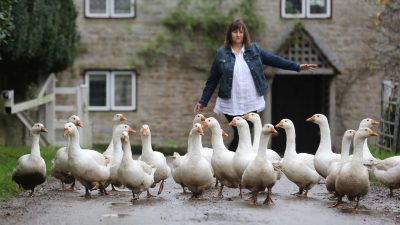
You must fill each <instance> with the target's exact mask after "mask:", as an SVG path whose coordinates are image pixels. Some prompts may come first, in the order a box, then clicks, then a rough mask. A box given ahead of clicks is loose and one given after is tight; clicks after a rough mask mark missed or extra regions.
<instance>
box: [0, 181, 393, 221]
mask: <svg viewBox="0 0 400 225" xmlns="http://www.w3.org/2000/svg"><path fill="white" fill-rule="evenodd" d="M78 187H79V185H78ZM58 188H59V183H58V181H56V180H54V179H52V178H50V179H49V180H48V181H47V182H46V183H45V184H43V185H42V186H40V187H39V188H38V190H37V194H36V196H35V197H34V198H29V197H27V196H28V192H26V193H23V194H21V195H20V196H18V197H16V198H15V199H13V200H11V201H9V202H0V209H1V211H0V224H52V225H54V224H57V225H63V224H66V225H67V224H71V225H72V224H74V225H77V224H119V225H120V224H121V225H122V224H199V223H202V224H228V223H229V224H278V223H279V224H335V225H337V224H385V225H386V224H396V223H400V205H399V201H400V200H399V199H398V197H395V198H388V197H386V194H387V190H386V189H385V190H382V189H381V188H377V187H372V189H371V192H370V193H369V194H368V196H367V197H366V198H364V199H362V200H361V205H362V206H363V209H361V210H359V211H354V210H352V209H349V208H350V207H351V205H350V204H349V203H347V204H344V205H343V208H342V209H331V208H328V206H329V205H331V204H332V202H331V201H329V199H328V197H329V195H328V194H327V193H326V191H325V188H324V185H323V184H319V185H318V186H316V187H314V188H313V189H312V190H311V191H310V192H309V198H307V199H302V198H298V197H295V196H293V195H290V193H294V192H296V191H297V188H296V186H295V185H294V184H292V183H291V182H289V181H288V180H287V179H286V178H285V177H282V179H281V180H280V181H279V182H278V183H277V184H276V185H275V187H274V188H273V193H274V195H273V197H272V198H273V200H274V202H275V204H274V205H272V206H266V205H262V206H254V205H250V204H249V202H247V201H245V200H244V199H245V198H248V195H245V197H244V199H240V198H239V197H238V190H234V189H226V190H225V191H224V195H225V196H224V198H223V199H217V198H213V197H212V196H213V194H214V193H215V191H216V190H210V191H208V192H207V193H206V195H205V200H202V201H195V200H190V195H182V194H181V191H182V190H181V188H180V186H179V185H177V184H175V183H174V182H173V180H172V178H170V179H168V182H167V183H166V186H165V189H164V192H163V193H162V194H161V195H159V196H157V197H156V198H150V199H147V198H146V197H145V193H143V194H142V195H141V199H139V200H138V201H136V202H134V203H131V202H130V199H131V197H132V196H131V193H130V192H129V191H125V190H124V191H121V192H113V195H112V196H99V195H98V194H97V191H94V192H93V198H92V199H90V200H86V199H84V198H82V197H80V195H82V194H83V193H84V191H83V188H81V189H80V190H79V191H76V192H60V191H58V190H57V189H58ZM152 193H153V194H155V193H156V190H155V189H153V190H152ZM263 198H265V195H261V196H260V197H259V202H261V201H262V200H263Z"/></svg>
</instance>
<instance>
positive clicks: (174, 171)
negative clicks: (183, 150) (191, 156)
mask: <svg viewBox="0 0 400 225" xmlns="http://www.w3.org/2000/svg"><path fill="white" fill-rule="evenodd" d="M183 159H184V157H182V156H181V155H180V154H179V153H177V152H174V153H173V155H172V162H171V164H172V166H171V175H172V178H173V179H174V181H175V182H176V183H177V184H179V185H181V187H182V190H183V194H186V193H187V192H186V186H185V185H184V184H183V182H182V176H181V172H180V171H179V169H178V168H179V167H180V165H181V163H182V160H183Z"/></svg>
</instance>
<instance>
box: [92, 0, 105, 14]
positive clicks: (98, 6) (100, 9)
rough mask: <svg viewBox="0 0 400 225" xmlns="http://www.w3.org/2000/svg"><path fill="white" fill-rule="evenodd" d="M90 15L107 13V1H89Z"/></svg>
mask: <svg viewBox="0 0 400 225" xmlns="http://www.w3.org/2000/svg"><path fill="white" fill-rule="evenodd" d="M89 9H90V13H99V14H104V13H107V11H106V10H107V9H106V0H89Z"/></svg>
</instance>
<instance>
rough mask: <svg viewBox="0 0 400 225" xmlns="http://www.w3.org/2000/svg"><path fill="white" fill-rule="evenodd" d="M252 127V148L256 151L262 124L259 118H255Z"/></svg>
mask: <svg viewBox="0 0 400 225" xmlns="http://www.w3.org/2000/svg"><path fill="white" fill-rule="evenodd" d="M253 129H254V137H253V150H254V151H257V150H258V146H259V145H260V138H261V130H262V124H261V121H260V120H256V121H254V122H253Z"/></svg>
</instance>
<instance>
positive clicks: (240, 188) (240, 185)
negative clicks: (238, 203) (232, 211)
mask: <svg viewBox="0 0 400 225" xmlns="http://www.w3.org/2000/svg"><path fill="white" fill-rule="evenodd" d="M239 197H240V198H243V193H242V184H239Z"/></svg>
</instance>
